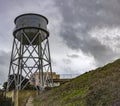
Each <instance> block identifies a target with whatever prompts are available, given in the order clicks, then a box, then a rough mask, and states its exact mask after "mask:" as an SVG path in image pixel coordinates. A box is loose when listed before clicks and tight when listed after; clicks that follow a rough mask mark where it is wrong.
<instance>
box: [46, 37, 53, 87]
mask: <svg viewBox="0 0 120 106" xmlns="http://www.w3.org/2000/svg"><path fill="white" fill-rule="evenodd" d="M47 44H48V59H49V65H50V74H51V79H50V80H51V83H52V86H53V74H52V65H51V56H50V47H49V40H48V38H47Z"/></svg>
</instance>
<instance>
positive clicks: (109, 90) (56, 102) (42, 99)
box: [34, 59, 120, 106]
mask: <svg viewBox="0 0 120 106" xmlns="http://www.w3.org/2000/svg"><path fill="white" fill-rule="evenodd" d="M34 106H120V59H118V60H117V61H115V62H113V63H110V64H108V65H106V66H104V67H101V68H97V69H96V70H92V71H89V72H86V73H85V74H83V75H81V76H79V77H77V78H75V79H73V80H72V81H70V82H67V83H65V84H63V85H61V86H60V87H57V88H54V89H52V90H49V91H46V92H43V93H42V94H41V95H40V96H38V97H36V98H35V99H34Z"/></svg>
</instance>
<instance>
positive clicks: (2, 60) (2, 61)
mask: <svg viewBox="0 0 120 106" xmlns="http://www.w3.org/2000/svg"><path fill="white" fill-rule="evenodd" d="M9 62H10V52H5V51H0V83H3V82H5V80H6V79H7V75H8V70H9Z"/></svg>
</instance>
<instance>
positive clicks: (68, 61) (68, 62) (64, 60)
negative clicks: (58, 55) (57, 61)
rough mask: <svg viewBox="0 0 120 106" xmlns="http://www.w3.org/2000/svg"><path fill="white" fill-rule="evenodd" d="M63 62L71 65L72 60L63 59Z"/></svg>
mask: <svg viewBox="0 0 120 106" xmlns="http://www.w3.org/2000/svg"><path fill="white" fill-rule="evenodd" d="M62 61H63V62H64V63H65V64H70V63H71V60H70V59H67V58H65V59H63V60H62Z"/></svg>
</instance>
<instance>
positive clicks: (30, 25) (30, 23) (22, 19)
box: [13, 13, 49, 45]
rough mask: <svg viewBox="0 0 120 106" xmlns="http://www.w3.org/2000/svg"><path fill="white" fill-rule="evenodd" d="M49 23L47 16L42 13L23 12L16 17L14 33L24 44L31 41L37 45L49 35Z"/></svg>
mask: <svg viewBox="0 0 120 106" xmlns="http://www.w3.org/2000/svg"><path fill="white" fill-rule="evenodd" d="M47 24H48V20H47V18H46V17H44V16H42V15H39V14H33V13H29V14H23V15H20V16H18V17H17V18H16V19H15V25H16V27H15V30H14V32H13V35H14V37H15V38H17V39H18V40H19V41H20V42H22V44H24V45H28V44H30V43H29V41H30V42H31V43H32V44H33V45H37V44H39V43H41V42H42V41H44V40H45V39H46V38H48V36H49V32H48V30H47ZM37 34H39V36H37ZM35 36H36V37H35ZM32 41H33V42H32Z"/></svg>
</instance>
